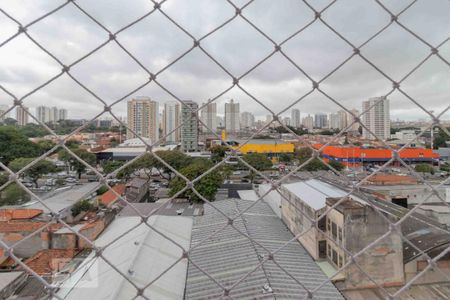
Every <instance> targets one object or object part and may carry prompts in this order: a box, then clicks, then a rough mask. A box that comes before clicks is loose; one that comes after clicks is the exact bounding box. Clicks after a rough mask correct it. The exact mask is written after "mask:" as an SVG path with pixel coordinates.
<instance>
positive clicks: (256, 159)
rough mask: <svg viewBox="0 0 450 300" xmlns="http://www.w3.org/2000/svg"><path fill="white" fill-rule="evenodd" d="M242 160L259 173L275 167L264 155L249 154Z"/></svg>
mask: <svg viewBox="0 0 450 300" xmlns="http://www.w3.org/2000/svg"><path fill="white" fill-rule="evenodd" d="M242 159H243V160H244V161H245V162H246V163H248V164H249V165H251V166H252V167H253V168H255V169H256V170H258V171H263V170H267V169H270V168H271V167H272V165H273V164H272V161H271V160H270V159H269V158H268V157H267V155H265V154H263V153H248V154H245V155H244V156H242ZM245 168H246V167H245Z"/></svg>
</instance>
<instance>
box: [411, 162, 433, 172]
mask: <svg viewBox="0 0 450 300" xmlns="http://www.w3.org/2000/svg"><path fill="white" fill-rule="evenodd" d="M414 170H415V171H416V172H420V173H431V174H434V168H433V166H431V165H429V164H417V165H416V167H415V168H414Z"/></svg>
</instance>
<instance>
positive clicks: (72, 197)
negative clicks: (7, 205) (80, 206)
mask: <svg viewBox="0 0 450 300" xmlns="http://www.w3.org/2000/svg"><path fill="white" fill-rule="evenodd" d="M98 188H99V183H98V182H89V183H86V184H83V185H77V186H74V187H73V188H71V189H69V190H66V191H64V192H62V193H59V194H56V195H54V196H52V197H49V198H47V199H43V202H44V203H45V205H46V206H48V207H49V208H50V210H52V211H54V212H61V211H63V210H65V209H67V208H70V207H72V205H74V204H75V203H76V202H78V201H80V200H82V199H83V198H84V197H87V196H88V195H89V194H91V193H93V192H95V191H96V190H97V189H98ZM22 207H26V208H32V209H41V210H42V211H44V212H45V213H50V210H49V209H48V208H47V207H45V206H44V205H42V203H41V202H39V201H38V200H35V201H30V202H28V203H26V204H24V205H23V206H22Z"/></svg>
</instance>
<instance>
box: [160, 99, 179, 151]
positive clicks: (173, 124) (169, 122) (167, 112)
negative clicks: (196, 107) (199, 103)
mask: <svg viewBox="0 0 450 300" xmlns="http://www.w3.org/2000/svg"><path fill="white" fill-rule="evenodd" d="M162 119H163V120H162V125H163V128H162V129H163V136H164V137H165V140H166V143H168V144H176V143H178V142H179V141H180V133H181V129H180V128H178V126H180V104H179V103H177V102H170V103H165V104H164V112H163V118H162Z"/></svg>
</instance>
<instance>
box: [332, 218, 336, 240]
mask: <svg viewBox="0 0 450 300" xmlns="http://www.w3.org/2000/svg"><path fill="white" fill-rule="evenodd" d="M331 235H332V236H333V240H335V241H336V240H337V225H336V223H334V222H331Z"/></svg>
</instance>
